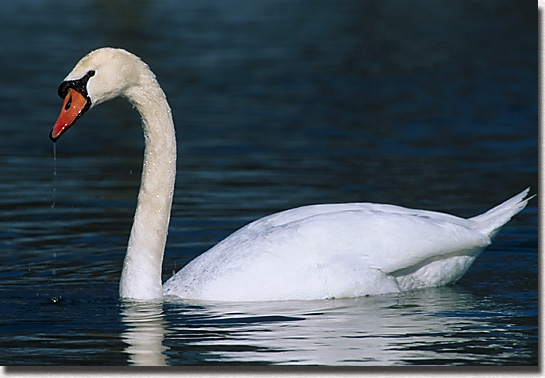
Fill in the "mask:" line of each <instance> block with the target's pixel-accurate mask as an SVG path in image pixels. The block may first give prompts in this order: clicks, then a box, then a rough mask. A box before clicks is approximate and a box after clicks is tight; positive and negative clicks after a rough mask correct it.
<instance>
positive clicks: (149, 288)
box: [50, 48, 529, 301]
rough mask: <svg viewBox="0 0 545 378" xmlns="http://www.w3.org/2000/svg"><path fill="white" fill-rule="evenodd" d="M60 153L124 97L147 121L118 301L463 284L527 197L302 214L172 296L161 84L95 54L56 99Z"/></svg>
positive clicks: (247, 238)
mask: <svg viewBox="0 0 545 378" xmlns="http://www.w3.org/2000/svg"><path fill="white" fill-rule="evenodd" d="M59 95H60V96H61V98H64V103H63V107H62V110H61V114H60V115H59V118H58V120H57V122H56V123H55V125H54V126H53V129H52V131H51V134H50V138H51V139H52V140H53V141H56V140H57V139H58V138H59V137H60V136H61V135H62V134H63V133H64V132H65V131H66V130H67V129H68V128H69V127H70V126H71V125H72V124H73V123H74V122H75V121H76V120H77V119H78V118H79V117H80V116H81V115H82V114H83V113H84V112H85V111H87V110H88V109H89V108H91V107H93V106H95V105H98V104H100V103H101V102H104V101H106V100H109V99H112V98H114V97H116V96H122V97H125V98H126V99H127V100H128V101H130V102H131V103H132V104H133V105H134V106H135V107H136V109H137V110H138V111H139V112H140V115H141V117H142V123H143V129H144V136H145V145H146V147H145V153H144V168H143V172H142V182H141V186H140V192H139V194H138V204H137V207H136V213H135V216H134V223H133V226H132V230H131V235H130V239H129V243H128V248H127V253H126V256H125V261H124V264H123V270H122V273H121V282H120V289H119V292H120V296H121V297H123V298H133V299H138V300H151V299H158V298H162V297H163V295H174V296H178V297H183V298H191V299H204V300H224V301H228V300H229V301H235V300H236V301H257V300H287V299H322V298H334V297H352V296H362V295H374V294H382V293H391V292H400V291H406V290H411V289H416V288H423V287H429V286H440V285H446V284H451V283H454V282H456V281H457V280H458V279H459V278H460V277H462V275H463V274H464V273H465V272H466V271H467V269H468V268H469V267H470V265H471V264H472V263H473V261H474V260H475V258H476V257H477V256H478V255H479V253H480V252H481V251H482V250H483V249H484V248H485V247H486V246H487V245H489V244H490V242H491V240H492V238H493V237H494V235H495V234H496V233H497V232H498V231H499V229H500V228H501V227H502V226H503V225H504V224H505V223H506V222H507V221H509V219H511V217H512V216H514V215H515V214H516V213H518V212H519V211H521V210H522V209H523V208H524V207H525V206H526V204H527V202H528V200H529V198H526V196H527V194H528V190H529V189H526V190H525V191H523V192H522V193H520V194H518V195H516V196H514V197H513V198H511V199H509V200H507V201H506V202H504V203H502V204H501V205H498V206H497V207H495V208H493V209H492V210H489V211H488V212H486V213H484V214H482V215H479V216H476V217H473V218H469V219H463V218H458V217H455V216H452V215H448V214H442V213H437V212H431V211H424V210H411V209H406V208H402V207H398V206H392V205H377V204H369V203H350V204H330V205H315V206H305V207H300V208H297V209H292V210H287V211H283V212H280V213H277V214H273V215H270V216H267V217H264V218H262V219H259V220H257V221H255V222H253V223H250V224H248V225H247V226H245V227H243V228H242V229H240V230H238V231H237V232H235V233H233V234H232V235H231V236H229V237H228V238H226V239H225V240H223V241H222V242H220V243H219V244H217V245H216V246H215V247H213V248H211V249H210V250H209V251H207V252H205V253H203V254H202V255H200V256H198V257H197V258H195V259H194V260H193V261H191V262H190V263H189V264H187V265H186V266H185V267H184V268H183V269H182V270H180V271H179V272H178V273H177V274H175V275H174V276H172V277H171V278H170V279H169V280H168V281H167V282H166V283H165V284H164V285H162V284H161V268H162V261H163V252H164V247H165V242H166V237H167V230H168V224H169V218H170V208H171V204H172V194H173V191H174V181H175V175H176V138H175V133H174V124H173V121H172V116H171V112H170V107H169V105H168V103H167V100H166V97H165V94H164V92H163V91H162V89H161V87H160V86H159V84H158V83H157V81H156V79H155V75H154V74H153V73H152V72H151V71H150V69H149V68H148V66H147V65H146V64H145V63H144V62H142V61H141V60H140V59H139V58H138V57H137V56H135V55H133V54H131V53H129V52H127V51H125V50H122V49H113V48H101V49H98V50H95V51H93V52H91V53H89V54H88V55H87V56H85V57H84V58H83V59H81V61H80V62H79V63H78V64H77V65H76V67H75V68H74V69H73V70H72V72H70V74H69V75H68V76H67V77H66V79H65V81H64V82H63V83H62V84H61V85H60V87H59Z"/></svg>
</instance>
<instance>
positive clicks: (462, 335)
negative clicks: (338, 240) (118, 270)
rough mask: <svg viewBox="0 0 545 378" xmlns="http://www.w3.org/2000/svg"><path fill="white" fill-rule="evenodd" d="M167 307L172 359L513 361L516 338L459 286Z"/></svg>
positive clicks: (346, 362)
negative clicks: (349, 296) (325, 298)
mask: <svg viewBox="0 0 545 378" xmlns="http://www.w3.org/2000/svg"><path fill="white" fill-rule="evenodd" d="M166 306H167V308H168V312H169V317H170V316H172V318H171V323H172V324H171V326H172V330H173V332H172V333H171V334H169V336H168V338H169V345H170V346H171V350H170V351H169V355H171V356H172V358H173V359H174V360H175V361H174V360H173V361H170V362H171V363H173V364H184V363H186V364H188V363H189V364H224V363H257V364H302V365H313V364H319V365H337V366H338V365H388V366H391V365H403V364H475V363H480V362H482V361H485V362H487V363H495V362H497V363H501V361H502V360H501V359H502V358H508V359H509V358H513V355H512V354H513V353H514V352H513V350H512V340H513V339H516V338H517V337H518V336H520V335H516V334H514V333H512V332H513V331H510V330H508V329H509V326H510V325H506V324H501V322H498V317H501V316H499V315H501V314H494V313H493V312H490V310H489V312H488V313H487V312H486V311H485V312H483V308H484V307H486V306H483V303H481V302H480V301H479V298H478V297H476V296H474V295H473V294H471V293H469V292H467V291H465V290H464V289H462V288H460V287H446V288H434V289H426V290H419V291H414V292H408V293H403V294H401V295H383V296H376V297H367V298H353V299H335V300H329V301H286V302H261V303H206V302H204V303H200V304H199V303H195V302H193V303H189V302H181V303H180V302H178V303H175V302H167V303H166ZM502 338H503V339H502ZM498 349H503V350H502V352H503V354H502V355H501V356H500V355H499V354H497V351H498ZM188 351H191V361H188V360H186V356H187V354H188V353H187V352H188ZM509 353H511V355H510V356H508V354H509ZM449 361H450V362H449ZM511 361H512V360H511Z"/></svg>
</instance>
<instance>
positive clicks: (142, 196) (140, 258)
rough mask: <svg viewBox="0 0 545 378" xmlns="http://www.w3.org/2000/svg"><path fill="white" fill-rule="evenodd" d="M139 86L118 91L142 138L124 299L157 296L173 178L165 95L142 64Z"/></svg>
mask: <svg viewBox="0 0 545 378" xmlns="http://www.w3.org/2000/svg"><path fill="white" fill-rule="evenodd" d="M140 76H141V78H140V85H139V86H134V87H131V88H129V89H128V90H126V91H125V92H124V93H123V96H124V97H126V98H127V99H128V100H129V101H130V102H131V103H132V104H133V105H134V106H135V107H136V109H137V110H138V112H139V113H140V115H141V117H142V126H143V129H144V137H145V152H144V165H143V169H142V181H141V184H140V191H139V193H138V204H137V206H136V213H135V215H134V223H133V225H132V229H131V236H130V238H129V244H128V247H127V253H126V255H125V261H124V263H123V270H122V272H121V282H120V287H119V294H120V296H121V297H123V298H133V299H142V300H146V299H157V298H161V297H162V282H161V270H162V263H163V253H164V249H165V244H166V239H167V232H168V225H169V220H170V208H171V205H172V196H173V193H174V182H175V178H176V136H175V132H174V122H173V120H172V114H171V111H170V107H169V105H168V102H167V100H166V97H165V94H164V92H163V91H162V89H161V87H160V86H159V84H158V83H157V81H156V80H155V76H154V75H153V73H152V72H151V71H150V70H149V69H148V68H147V66H145V65H143V66H142V69H141V73H140Z"/></svg>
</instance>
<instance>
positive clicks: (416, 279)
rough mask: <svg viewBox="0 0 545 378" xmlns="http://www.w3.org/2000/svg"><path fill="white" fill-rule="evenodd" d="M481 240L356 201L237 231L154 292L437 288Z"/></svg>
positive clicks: (440, 217)
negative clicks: (159, 290)
mask: <svg viewBox="0 0 545 378" xmlns="http://www.w3.org/2000/svg"><path fill="white" fill-rule="evenodd" d="M524 194H525V193H524ZM521 195H522V197H520V198H518V200H516V201H511V203H510V204H509V208H512V209H514V210H513V211H515V213H516V212H518V211H520V210H521V206H522V207H524V205H525V201H527V200H524V201H523V200H522V198H523V193H521ZM521 195H519V196H521ZM501 210H502V211H501V213H502V214H505V213H506V209H505V207H504V208H502V209H501ZM515 213H512V214H511V216H512V215H514V214H515ZM503 221H504V223H505V222H506V221H507V220H503ZM490 242H491V237H490V235H488V234H487V233H485V232H483V231H482V230H481V229H480V228H479V222H478V218H473V219H463V218H459V217H455V216H452V215H448V214H443V213H437V212H432V211H423V210H412V209H406V208H402V207H399V206H393V205H376V204H366V203H355V204H333V205H315V206H306V207H300V208H297V209H292V210H287V211H284V212H281V213H277V214H273V215H270V216H267V217H265V218H262V219H259V220H257V221H255V222H253V223H250V224H248V225H247V226H245V227H243V228H241V229H240V230H238V231H237V232H235V233H234V234H232V235H231V236H229V237H228V238H227V239H225V240H223V241H222V242H220V243H219V244H217V245H216V246H215V247H213V248H212V249H210V250H209V251H207V252H206V253H204V254H202V255H201V256H199V257H197V258H196V259H195V260H193V261H192V262H190V263H189V264H188V265H187V266H186V267H184V268H183V269H182V270H181V271H179V272H178V273H177V274H176V275H174V276H173V277H171V278H170V279H169V280H168V281H167V282H166V283H165V285H164V293H165V294H166V295H177V296H180V297H184V298H194V299H211V300H284V299H322V298H333V297H352V296H362V295H374V294H383V293H390V292H399V291H405V290H410V289H415V288H421V287H428V286H440V285H446V284H450V283H453V282H456V281H457V280H458V279H459V278H460V277H461V276H462V275H463V274H464V273H465V272H466V271H467V269H468V268H469V266H470V265H471V263H472V262H473V261H474V260H475V258H476V257H477V256H478V254H479V253H480V252H481V251H482V249H483V248H485V247H486V246H487V245H488V244H490Z"/></svg>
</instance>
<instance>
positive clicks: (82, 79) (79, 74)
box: [49, 47, 144, 142]
mask: <svg viewBox="0 0 545 378" xmlns="http://www.w3.org/2000/svg"><path fill="white" fill-rule="evenodd" d="M142 65H144V63H143V62H142V61H141V60H140V59H139V58H138V57H136V56H135V55H133V54H131V53H129V52H127V51H125V50H122V49H114V48H109V47H105V48H101V49H98V50H95V51H92V52H90V53H89V54H88V55H86V56H85V57H83V58H82V59H81V60H80V61H79V62H78V64H76V66H75V67H74V69H73V70H72V72H70V73H69V74H68V76H66V78H65V79H64V81H63V82H62V83H61V85H60V86H59V91H58V93H59V96H60V97H61V98H62V99H64V102H63V105H62V109H61V114H60V115H59V118H58V119H57V122H56V123H55V125H54V126H53V129H52V130H51V133H50V135H49V137H50V138H51V140H52V141H54V142H55V141H56V140H57V139H59V138H60V136H61V135H62V134H63V133H64V132H65V131H66V130H68V128H70V126H72V125H73V124H74V123H75V122H76V121H77V120H78V119H79V118H80V117H81V116H82V115H83V114H84V113H85V112H86V111H87V110H89V109H90V108H92V107H93V106H95V105H98V104H100V103H101V102H104V101H108V100H111V99H113V98H115V97H117V96H122V95H124V93H125V92H126V91H127V90H128V89H129V88H131V87H132V86H135V85H138V84H139V80H140V72H141V67H142Z"/></svg>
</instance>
